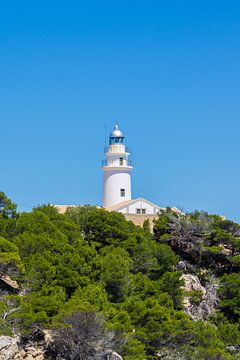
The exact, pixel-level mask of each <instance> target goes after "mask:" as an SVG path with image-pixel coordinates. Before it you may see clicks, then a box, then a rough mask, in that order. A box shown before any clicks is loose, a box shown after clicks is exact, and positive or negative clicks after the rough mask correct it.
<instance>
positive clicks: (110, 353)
mask: <svg viewBox="0 0 240 360" xmlns="http://www.w3.org/2000/svg"><path fill="white" fill-rule="evenodd" d="M50 340H51V336H49V333H48V332H46V334H45V338H44V342H43V341H42V339H41V341H40V342H39V343H36V342H35V343H33V342H32V341H31V340H30V341H29V342H28V343H26V341H25V340H24V339H20V338H19V337H18V336H15V337H10V336H0V360H45V359H47V358H46V356H45V348H46V345H47V343H48V341H50ZM98 359H99V360H123V358H122V357H121V356H120V355H119V354H118V353H117V352H115V351H114V350H106V351H105V352H104V354H102V356H101V358H99V357H98Z"/></svg>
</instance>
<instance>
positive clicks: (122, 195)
mask: <svg viewBox="0 0 240 360" xmlns="http://www.w3.org/2000/svg"><path fill="white" fill-rule="evenodd" d="M120 196H121V197H125V189H120Z"/></svg>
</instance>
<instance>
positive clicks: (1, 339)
mask: <svg viewBox="0 0 240 360" xmlns="http://www.w3.org/2000/svg"><path fill="white" fill-rule="evenodd" d="M18 341H19V338H17V337H14V338H12V337H10V336H0V360H12V359H14V356H15V355H17V354H18V352H19V351H18V350H19V348H18Z"/></svg>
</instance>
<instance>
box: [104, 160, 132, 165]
mask: <svg viewBox="0 0 240 360" xmlns="http://www.w3.org/2000/svg"><path fill="white" fill-rule="evenodd" d="M102 166H110V167H111V166H113V167H115V166H114V165H112V164H111V163H108V162H107V160H102ZM116 166H117V167H124V166H126V165H125V164H124V165H119V164H117V165H116ZM127 166H133V162H132V160H131V159H128V161H127Z"/></svg>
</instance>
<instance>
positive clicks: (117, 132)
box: [110, 125, 124, 138]
mask: <svg viewBox="0 0 240 360" xmlns="http://www.w3.org/2000/svg"><path fill="white" fill-rule="evenodd" d="M123 137H124V136H123V133H122V131H121V130H120V129H119V127H118V125H115V126H114V129H113V131H112V132H111V134H110V138H123Z"/></svg>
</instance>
